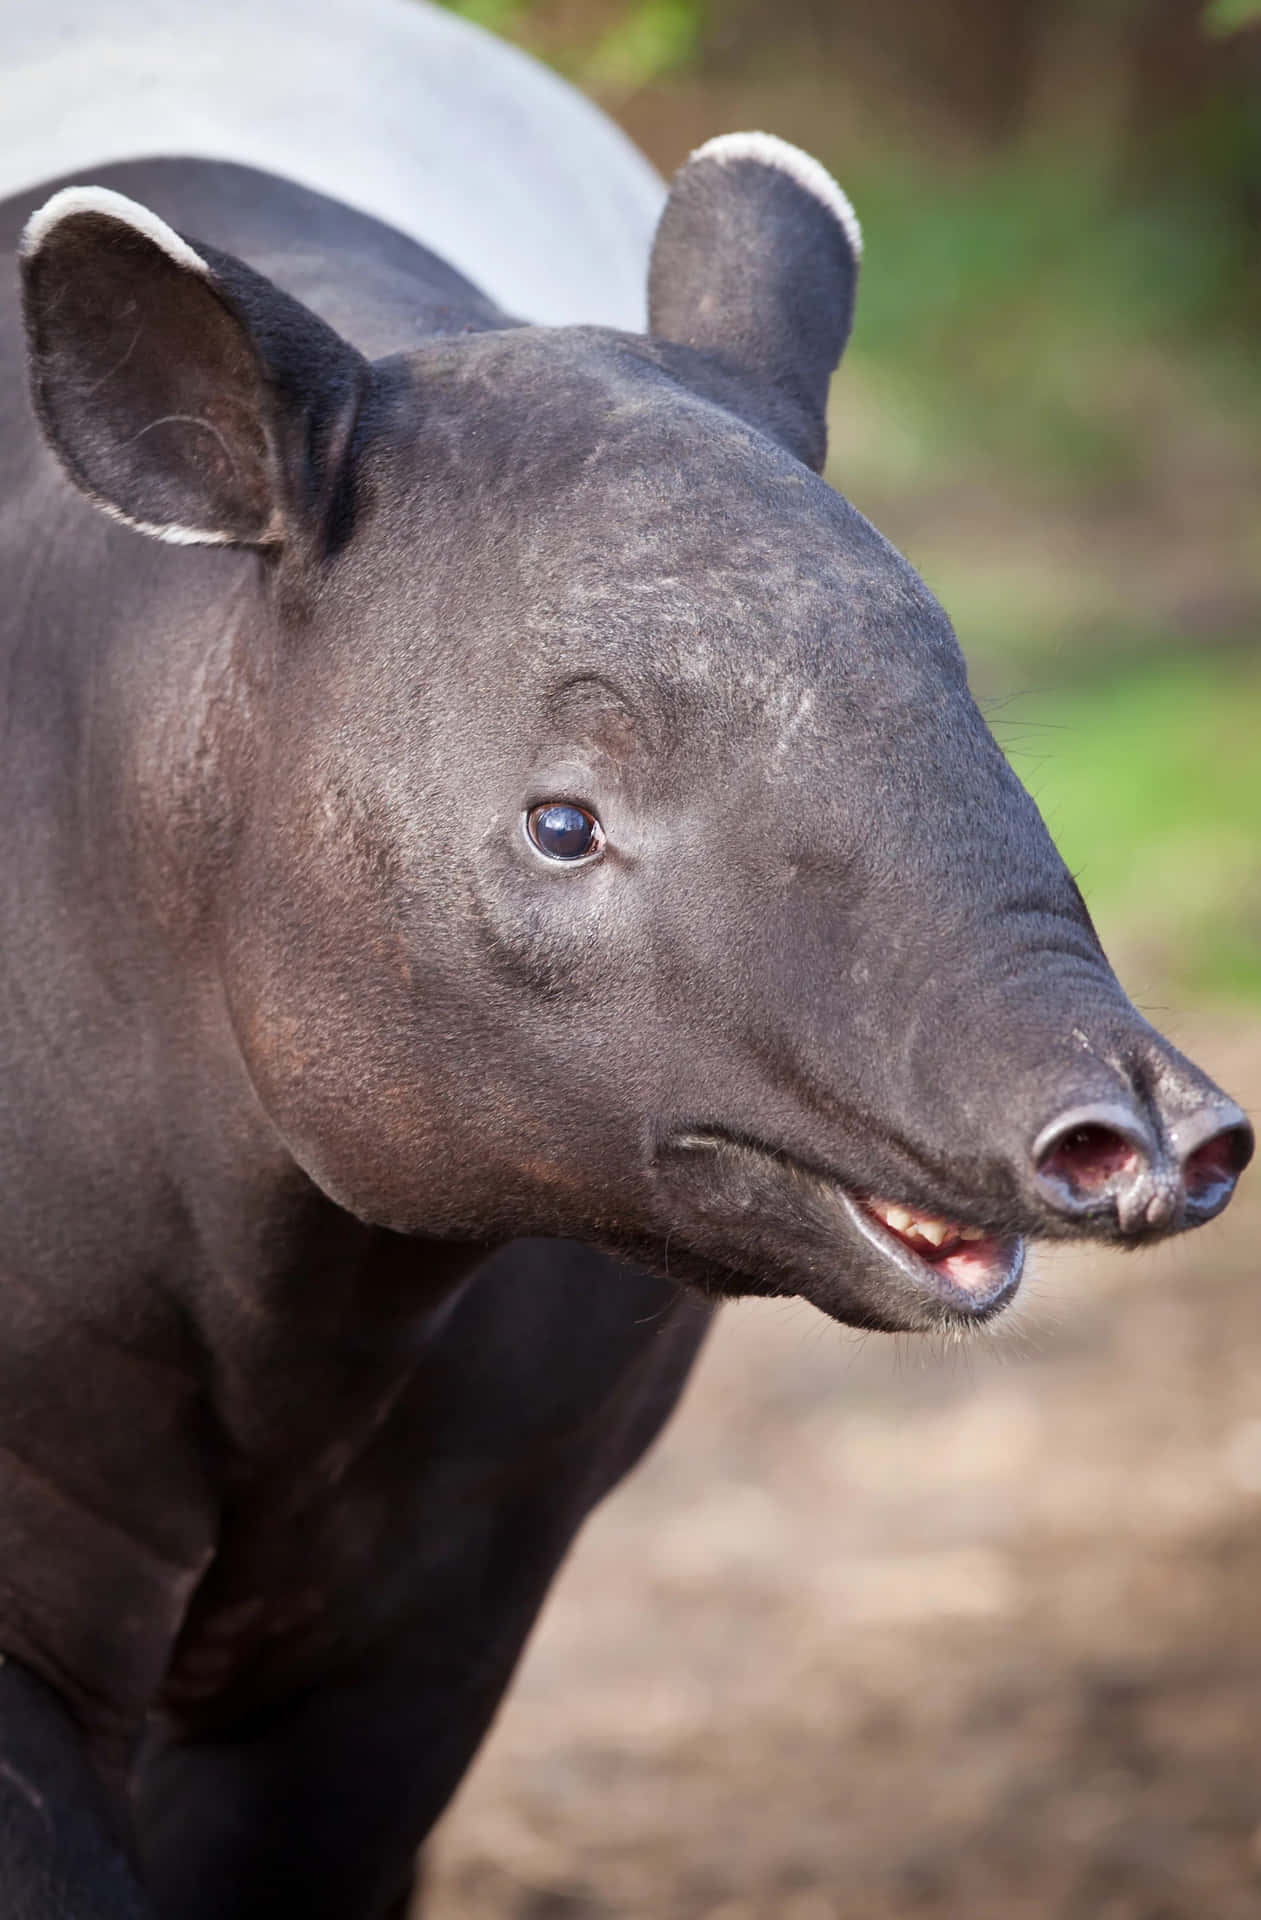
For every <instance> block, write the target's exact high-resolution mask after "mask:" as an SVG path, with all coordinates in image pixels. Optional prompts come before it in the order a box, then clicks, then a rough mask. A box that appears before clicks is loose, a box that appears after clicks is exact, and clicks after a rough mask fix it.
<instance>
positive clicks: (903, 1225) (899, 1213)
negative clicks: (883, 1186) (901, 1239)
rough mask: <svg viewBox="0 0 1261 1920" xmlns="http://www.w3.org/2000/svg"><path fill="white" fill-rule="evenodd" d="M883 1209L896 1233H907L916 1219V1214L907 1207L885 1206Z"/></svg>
mask: <svg viewBox="0 0 1261 1920" xmlns="http://www.w3.org/2000/svg"><path fill="white" fill-rule="evenodd" d="M882 1211H883V1213H884V1217H885V1219H886V1220H887V1221H888V1223H889V1225H890V1226H891V1227H892V1228H893V1231H894V1232H895V1233H905V1232H906V1230H907V1228H908V1227H909V1226H910V1225H911V1224H912V1222H913V1221H914V1219H915V1215H914V1214H913V1213H911V1212H910V1211H909V1209H908V1208H906V1207H885V1208H883V1209H882Z"/></svg>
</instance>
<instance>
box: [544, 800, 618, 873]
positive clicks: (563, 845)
mask: <svg viewBox="0 0 1261 1920" xmlns="http://www.w3.org/2000/svg"><path fill="white" fill-rule="evenodd" d="M525 830H526V832H527V833H528V834H529V836H530V838H531V840H533V842H534V844H535V846H536V847H537V848H538V850H539V852H540V853H545V854H546V855H547V857H548V859H549V860H589V859H590V858H591V856H592V854H594V853H599V851H600V848H601V847H602V846H603V845H604V828H603V827H602V826H601V825H600V822H599V821H598V820H597V819H596V817H595V815H594V814H593V813H588V812H587V809H586V808H585V807H574V806H571V805H570V804H569V802H568V801H567V800H548V801H546V802H545V803H544V805H543V806H541V807H531V808H530V811H529V813H527V815H526V816H525Z"/></svg>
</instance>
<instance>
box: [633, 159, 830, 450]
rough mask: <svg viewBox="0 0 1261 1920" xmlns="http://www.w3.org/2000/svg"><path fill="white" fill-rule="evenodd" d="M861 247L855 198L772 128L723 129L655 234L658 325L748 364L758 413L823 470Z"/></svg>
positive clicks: (652, 314)
mask: <svg viewBox="0 0 1261 1920" xmlns="http://www.w3.org/2000/svg"><path fill="white" fill-rule="evenodd" d="M862 247H863V238H862V230H861V228H860V227H859V225H858V220H857V218H856V216H855V214H854V209H853V208H852V207H851V206H850V203H849V201H848V200H847V199H846V197H845V195H844V194H843V193H842V192H841V189H840V188H839V187H838V186H837V184H836V182H835V180H833V178H832V176H831V175H830V174H829V173H827V172H825V171H824V169H823V168H822V167H821V166H820V165H819V163H818V161H817V160H812V159H811V158H810V156H809V154H806V153H802V152H801V151H800V149H799V148H797V147H790V146H789V145H788V143H787V141H785V140H777V139H776V138H775V137H774V135H772V134H769V133H728V134H723V135H722V136H721V138H719V139H717V140H710V141H708V142H707V143H706V144H705V145H704V146H703V147H698V148H697V150H696V152H695V153H694V154H693V155H692V157H691V159H690V160H688V161H687V162H686V164H685V165H684V166H682V167H680V169H679V171H678V173H677V174H676V175H675V176H674V181H673V184H672V185H671V188H670V195H669V198H668V200H667V201H666V207H665V212H664V213H663V214H662V216H661V224H660V226H659V227H658V229H657V237H656V240H655V242H654V243H653V250H652V264H651V268H650V270H649V276H648V328H649V332H650V333H653V334H655V335H656V337H657V338H658V339H661V340H672V341H677V342H678V343H680V344H682V345H686V346H689V347H694V348H697V349H699V350H701V351H702V352H707V353H710V354H712V355H714V356H715V358H717V359H719V360H721V361H722V362H723V363H724V364H725V365H726V366H727V367H728V368H729V369H731V370H733V371H735V372H737V373H738V374H740V375H741V376H742V377H743V379H744V381H745V382H746V383H747V386H748V388H749V397H750V399H751V401H753V403H754V406H753V414H754V417H755V418H756V419H757V423H758V424H759V425H768V424H769V425H770V426H771V429H772V431H775V432H776V433H777V436H778V437H779V438H780V439H781V440H783V441H784V442H785V444H786V445H787V446H788V447H789V448H790V450H791V451H792V452H793V453H795V454H796V455H797V456H798V458H799V459H801V460H804V461H805V462H806V464H807V465H808V466H811V467H814V468H815V470H816V471H818V470H819V469H820V468H822V466H823V462H824V458H825V455H826V453H827V423H826V406H827V390H828V380H829V378H830V377H831V374H832V371H833V369H834V368H835V366H836V364H837V362H838V361H839V360H840V357H841V354H842V352H843V351H844V347H845V342H846V340H847V339H848V338H849V330H850V326H851V325H852V323H853V318H854V292H855V288H856V286H857V282H858V262H859V259H860V258H861V256H862ZM759 403H761V404H759ZM768 403H769V406H768ZM768 413H769V418H768Z"/></svg>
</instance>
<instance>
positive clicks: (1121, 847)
mask: <svg viewBox="0 0 1261 1920" xmlns="http://www.w3.org/2000/svg"><path fill="white" fill-rule="evenodd" d="M1259 714H1261V659H1258V658H1257V656H1256V654H1255V652H1253V653H1250V654H1248V655H1246V656H1243V657H1241V656H1239V655H1234V656H1231V655H1224V656H1218V657H1216V658H1214V659H1211V660H1210V661H1208V662H1198V661H1194V660H1187V659H1185V658H1184V659H1181V660H1167V661H1165V662H1163V663H1162V664H1160V665H1159V666H1155V667H1152V666H1150V665H1146V664H1144V665H1142V666H1139V667H1136V668H1132V669H1131V670H1130V671H1128V672H1126V673H1123V674H1119V675H1112V676H1109V677H1108V678H1106V679H1105V680H1103V681H1096V682H1094V683H1092V684H1091V685H1089V686H1086V687H1071V686H1070V687H1067V688H1064V689H1061V690H1058V691H1056V692H1051V693H1044V694H1040V695H1038V694H1027V695H1024V696H1022V697H1019V698H1014V699H1012V700H1010V701H1006V702H999V703H995V705H994V706H993V707H991V709H990V711H989V714H988V718H989V720H990V724H991V726H992V727H993V729H994V731H995V733H996V734H997V736H998V738H999V740H1000V741H1001V742H1002V744H1003V746H1004V748H1005V749H1006V751H1007V754H1008V757H1009V758H1010V760H1011V762H1012V764H1013V766H1014V767H1015V768H1016V771H1017V772H1018V773H1019V774H1020V776H1021V778H1022V779H1023V780H1024V782H1025V784H1026V786H1028V788H1029V789H1030V791H1031V792H1032V793H1033V795H1034V797H1035V799H1036V800H1037V801H1038V804H1039V806H1040V807H1041V809H1042V812H1043V815H1044V816H1045V818H1046V821H1047V824H1048V826H1049V827H1050V829H1051V831H1052V833H1053V834H1054V836H1055V839H1056V841H1057V843H1058V845H1059V847H1060V851H1061V852H1062V853H1063V855H1064V858H1065V860H1066V861H1067V862H1068V865H1069V866H1070V867H1071V868H1072V870H1073V872H1074V873H1075V874H1076V876H1077V879H1078V883H1079V885H1080V886H1081V888H1082V891H1083V893H1084V894H1085V895H1086V898H1087V901H1088V902H1089V904H1090V907H1091V910H1092V912H1093V913H1094V914H1095V917H1096V920H1097V922H1098V925H1099V929H1100V933H1101V935H1102V936H1103V939H1104V943H1105V945H1106V946H1107V947H1108V949H1109V951H1110V952H1111V953H1112V955H1113V958H1114V960H1116V961H1117V963H1118V964H1119V966H1120V967H1121V970H1122V971H1123V973H1124V974H1125V975H1126V977H1127V984H1128V985H1129V986H1130V987H1131V989H1132V990H1133V991H1135V992H1136V993H1138V994H1139V995H1140V996H1142V995H1144V994H1150V993H1152V992H1157V993H1159V992H1162V991H1164V990H1165V989H1166V988H1169V987H1172V988H1173V989H1175V990H1177V991H1180V992H1185V993H1192V992H1199V993H1223V994H1227V995H1233V996H1245V995H1246V996H1252V997H1261V859H1259V858H1258V849H1261V751H1259V750H1258V749H1259V742H1258V732H1257V719H1258V715H1259Z"/></svg>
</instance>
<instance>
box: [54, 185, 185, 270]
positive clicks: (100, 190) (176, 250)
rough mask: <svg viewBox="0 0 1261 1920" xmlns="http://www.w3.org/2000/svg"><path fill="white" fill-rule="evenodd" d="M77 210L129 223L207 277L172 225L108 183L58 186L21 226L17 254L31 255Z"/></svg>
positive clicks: (176, 259) (173, 257)
mask: <svg viewBox="0 0 1261 1920" xmlns="http://www.w3.org/2000/svg"><path fill="white" fill-rule="evenodd" d="M80 213H99V214H104V215H105V217H106V218H107V219H109V220H117V221H118V222H119V224H120V225H121V226H124V227H131V228H132V229H133V231H134V232H136V233H139V234H143V236H144V238H145V239H146V240H148V241H151V242H152V244H153V245H154V246H155V247H158V248H160V249H161V251H162V252H163V253H165V254H166V255H167V257H168V259H170V260H172V261H174V263H175V265H176V266H177V267H183V268H185V269H186V270H187V271H188V272H189V273H198V274H200V275H201V276H202V278H203V279H209V278H210V268H209V267H208V266H207V265H206V262H205V261H204V260H203V259H202V257H201V255H200V254H199V253H195V252H194V251H193V249H192V247H190V246H189V244H188V242H187V240H181V239H180V236H179V235H178V233H176V232H175V230H174V228H173V227H168V226H167V224H166V221H165V220H159V218H158V216H157V214H156V213H152V212H150V210H149V208H148V207H142V206H141V204H140V202H139V201H138V200H129V199H128V198H127V196H126V194H125V193H115V192H114V191H113V190H112V189H111V188H110V187H62V189H61V191H60V192H59V193H55V194H53V196H52V198H51V200H45V202H44V204H43V206H42V207H38V208H36V210H35V212H34V213H33V214H32V215H31V217H30V219H29V220H28V221H27V223H26V226H25V228H24V229H23V232H22V239H21V243H20V245H19V248H18V251H19V253H20V254H21V257H22V258H23V259H24V260H30V259H33V258H34V256H35V255H36V254H37V253H38V252H39V250H40V248H41V247H42V246H43V244H44V242H45V240H47V238H48V236H49V234H50V233H51V232H52V231H53V228H54V227H57V226H60V224H61V222H62V221H63V220H69V219H70V218H72V216H73V215H75V214H80Z"/></svg>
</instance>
